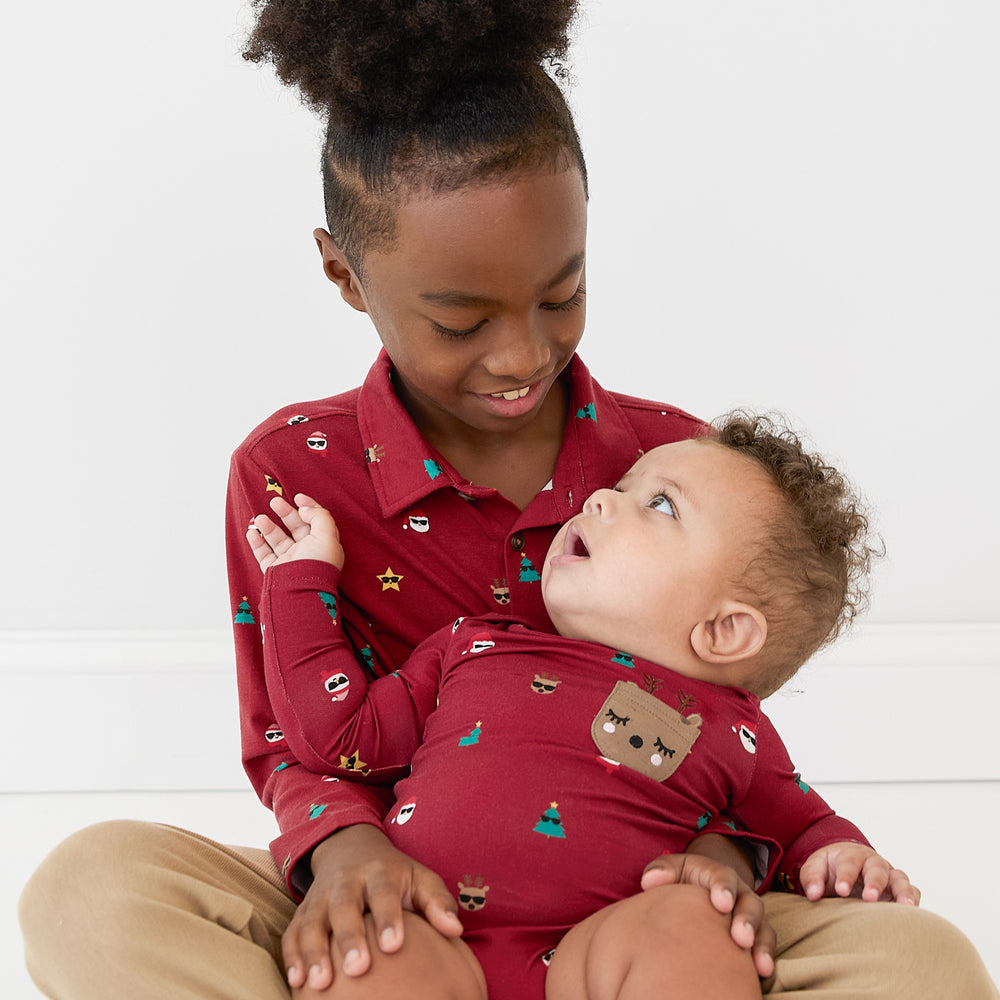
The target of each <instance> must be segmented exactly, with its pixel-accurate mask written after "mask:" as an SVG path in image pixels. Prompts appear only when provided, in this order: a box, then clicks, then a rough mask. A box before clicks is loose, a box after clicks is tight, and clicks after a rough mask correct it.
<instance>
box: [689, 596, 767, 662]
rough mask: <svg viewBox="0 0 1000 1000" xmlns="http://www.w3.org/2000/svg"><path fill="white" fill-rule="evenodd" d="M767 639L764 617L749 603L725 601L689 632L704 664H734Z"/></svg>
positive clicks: (755, 650) (745, 657) (746, 656)
mask: <svg viewBox="0 0 1000 1000" xmlns="http://www.w3.org/2000/svg"><path fill="white" fill-rule="evenodd" d="M766 638H767V619H766V618H765V617H764V615H763V614H762V613H761V612H760V611H758V610H757V608H754V607H751V606H750V605H749V604H741V603H740V602H738V601H726V602H725V604H724V605H723V606H722V607H721V608H720V609H719V612H718V614H717V615H716V616H715V617H714V618H712V619H709V620H708V621H704V622H699V623H698V624H697V625H696V626H695V627H694V629H693V630H692V631H691V646H692V648H693V649H694V651H695V653H697V654H698V656H699V657H700V658H701V659H702V660H704V661H705V662H706V663H737V662H739V661H740V660H746V659H749V658H750V657H751V656H756V655H757V653H759V652H760V649H761V647H762V646H763V645H764V640H765V639H766Z"/></svg>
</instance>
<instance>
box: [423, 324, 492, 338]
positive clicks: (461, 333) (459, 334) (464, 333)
mask: <svg viewBox="0 0 1000 1000" xmlns="http://www.w3.org/2000/svg"><path fill="white" fill-rule="evenodd" d="M485 322H486V320H481V321H480V322H479V323H477V324H476V325H475V326H470V327H469V329H468V330H449V329H448V327H446V326H441V324H440V323H435V322H434V321H433V320H431V327H432V328H433V330H434V332H435V333H439V334H441V336H442V337H447V338H448V339H449V340H461V339H462V338H463V337H470V336H471V335H472V334H474V333H475V332H476V331H477V330H478V329H479V328H480V327H481V326H482V325H483V323H485Z"/></svg>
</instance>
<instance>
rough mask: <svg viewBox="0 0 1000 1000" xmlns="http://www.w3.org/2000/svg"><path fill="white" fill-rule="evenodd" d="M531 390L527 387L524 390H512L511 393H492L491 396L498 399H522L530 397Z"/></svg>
mask: <svg viewBox="0 0 1000 1000" xmlns="http://www.w3.org/2000/svg"><path fill="white" fill-rule="evenodd" d="M530 388H531V386H530V385H526V386H525V387H524V388H523V389H511V391H510V392H491V393H490V395H491V396H494V397H495V398H497V399H521V397H522V396H527V395H528V390H529V389H530Z"/></svg>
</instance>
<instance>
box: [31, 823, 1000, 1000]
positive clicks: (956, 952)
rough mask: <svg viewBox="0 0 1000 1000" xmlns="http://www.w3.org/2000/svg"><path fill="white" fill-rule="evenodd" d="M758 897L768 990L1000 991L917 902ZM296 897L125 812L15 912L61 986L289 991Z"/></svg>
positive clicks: (933, 995)
mask: <svg viewBox="0 0 1000 1000" xmlns="http://www.w3.org/2000/svg"><path fill="white" fill-rule="evenodd" d="M765 903H766V906H767V913H768V917H769V918H770V920H771V923H772V925H773V926H774V928H775V930H776V932H777V935H778V955H777V969H776V974H775V976H774V977H773V980H771V981H769V982H768V983H766V984H765V993H766V994H767V995H769V996H778V995H780V996H782V997H786V998H805V997H809V998H813V1000H848V998H850V1000H888V998H898V1000H925V998H926V1000H1000V993H998V991H997V989H996V987H995V986H994V985H993V983H992V982H991V981H990V978H989V976H988V975H987V973H986V970H985V968H984V966H983V963H982V961H981V959H980V958H979V956H978V954H977V953H976V951H975V949H974V948H973V947H972V945H971V944H970V943H969V941H968V940H967V939H966V938H965V937H964V936H963V935H962V934H961V932H960V931H958V930H957V929H956V928H954V927H953V926H952V925H951V924H949V923H948V922H947V921H945V920H943V919H941V918H940V917H937V916H935V915H934V914H932V913H928V912H927V911H925V910H920V909H914V908H912V907H908V906H897V905H893V904H878V903H861V902H858V901H853V900H823V901H820V902H818V903H809V902H808V901H807V900H805V899H803V898H802V897H798V896H791V895H786V894H783V893H769V894H768V895H767V896H765ZM294 910H295V904H294V902H293V901H292V900H291V899H290V898H289V896H288V894H287V892H286V890H285V887H284V882H283V880H282V878H281V876H280V874H279V872H278V870H277V867H276V866H275V864H274V861H273V860H272V859H271V856H270V854H269V853H268V852H266V851H261V850H252V849H249V848H231V847H224V846H222V845H220V844H216V843H214V842H212V841H210V840H207V839H205V838H203V837H199V836H197V835H196V834H193V833H188V832H186V831H184V830H178V829H176V828H174V827H168V826H160V825H158V824H150V823H139V822H132V821H120V822H110V823H102V824H99V825H97V826H92V827H88V828H87V829H85V830H82V831H80V832H79V833H76V834H74V835H73V836H72V837H70V838H69V839H68V840H66V841H65V842H64V843H63V844H61V845H60V846H59V847H57V848H56V849H55V850H54V851H53V852H52V854H51V855H49V857H48V858H47V859H46V860H45V861H44V862H43V863H42V865H41V866H40V868H39V869H38V871H37V872H36V873H35V874H34V876H32V878H31V880H30V881H29V883H28V885H27V886H26V888H25V890H24V894H23V896H22V898H21V905H20V917H21V926H22V929H23V931H24V940H25V954H26V958H27V963H28V969H29V971H30V973H31V975H32V977H33V978H34V980H35V982H36V983H37V984H38V987H39V988H40V989H41V990H42V992H43V993H45V994H46V995H47V996H49V997H53V998H56V1000H90V998H93V1000H98V998H99V1000H117V998H128V1000H138V998H142V1000H189V998H190V1000H288V998H289V990H288V987H287V985H286V984H285V980H284V977H283V974H282V967H281V946H280V942H281V935H282V932H283V931H284V929H285V927H286V926H287V925H288V922H289V920H290V919H291V917H292V914H293V912H294ZM387 1000H388V998H387Z"/></svg>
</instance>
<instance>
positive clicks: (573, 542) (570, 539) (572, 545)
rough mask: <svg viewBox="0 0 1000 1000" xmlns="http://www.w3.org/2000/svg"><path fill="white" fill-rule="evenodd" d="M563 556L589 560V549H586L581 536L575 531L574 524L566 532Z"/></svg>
mask: <svg viewBox="0 0 1000 1000" xmlns="http://www.w3.org/2000/svg"><path fill="white" fill-rule="evenodd" d="M563 555H565V556H576V557H577V558H578V559H589V558H590V549H588V548H587V543H586V542H585V541H584V540H583V535H581V534H580V532H579V531H578V530H577V527H576V525H575V524H571V525H570V526H569V528H568V529H567V530H566V539H565V541H564V543H563Z"/></svg>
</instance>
